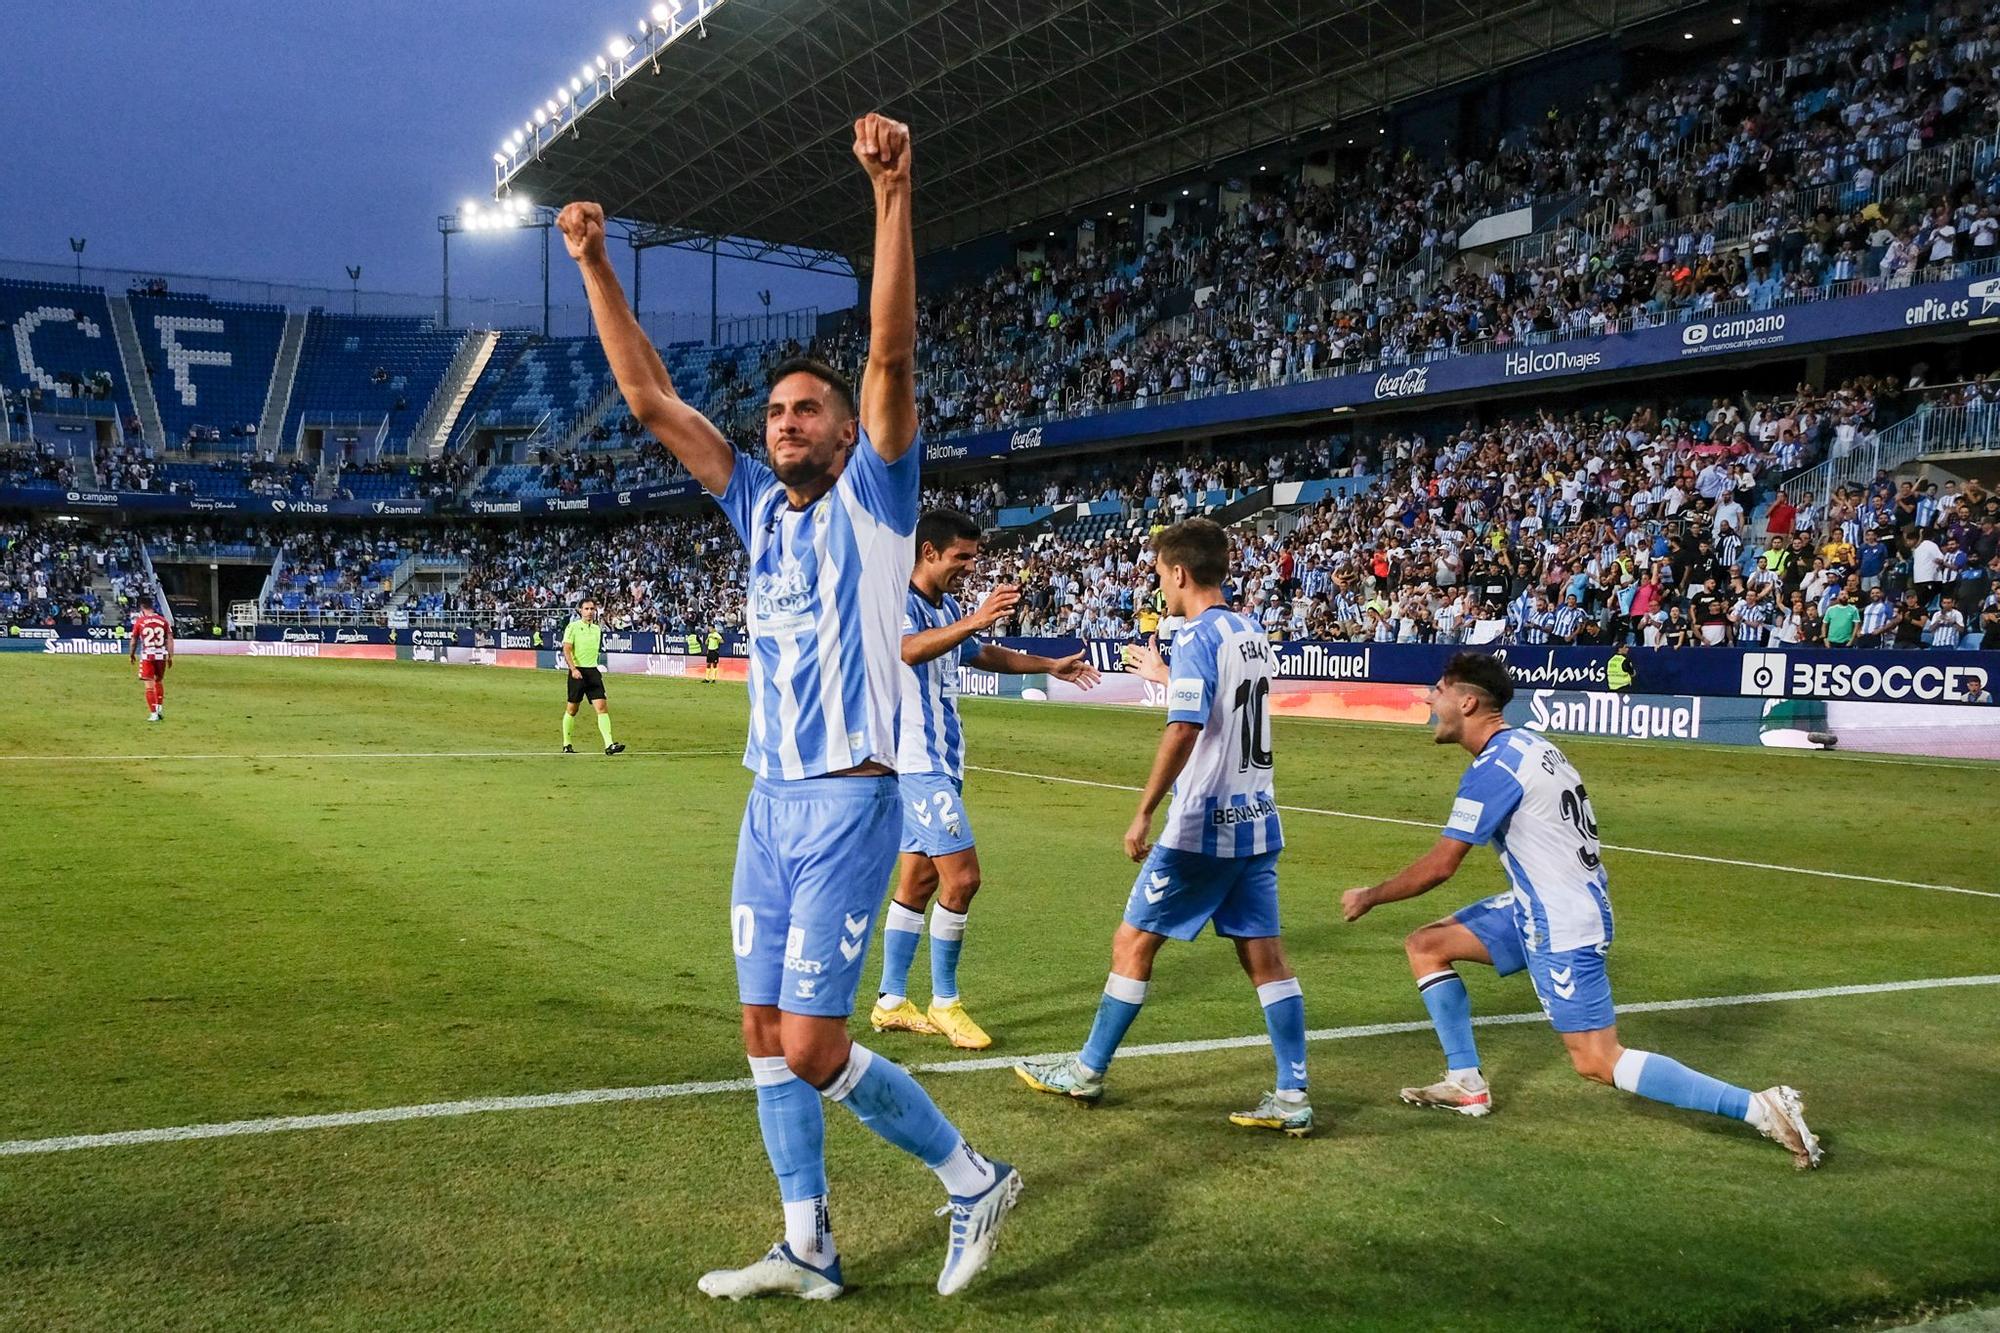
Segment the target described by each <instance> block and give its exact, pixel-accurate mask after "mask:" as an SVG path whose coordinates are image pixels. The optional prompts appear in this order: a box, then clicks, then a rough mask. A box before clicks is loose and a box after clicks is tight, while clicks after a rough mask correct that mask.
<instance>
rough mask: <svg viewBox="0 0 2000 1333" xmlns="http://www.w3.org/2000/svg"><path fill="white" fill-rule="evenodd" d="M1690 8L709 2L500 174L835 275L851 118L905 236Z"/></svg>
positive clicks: (931, 236)
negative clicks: (907, 182) (892, 150)
mask: <svg viewBox="0 0 2000 1333" xmlns="http://www.w3.org/2000/svg"><path fill="white" fill-rule="evenodd" d="M1694 2H1695V0H730V3H729V4H728V5H726V6H725V7H723V8H721V9H719V10H717V11H716V12H714V13H712V14H711V15H710V16H709V17H708V19H707V21H706V36H705V37H701V38H700V39H698V40H694V41H687V40H682V41H679V42H676V43H674V44H673V45H671V46H669V47H667V48H665V49H664V50H662V51H660V52H658V53H657V54H656V55H654V56H653V57H652V58H651V60H650V62H648V63H649V65H650V67H649V68H640V69H637V70H635V71H634V72H633V73H632V74H631V76H630V77H628V78H626V79H625V80H624V82H622V83H620V84H619V85H618V86H617V87H616V89H615V91H614V93H613V95H611V96H609V97H606V98H604V99H602V100H600V101H598V102H595V103H593V104H592V105H591V106H590V107H589V108H588V109H587V110H585V111H584V112H583V113H582V114H579V115H578V116H576V117H575V118H574V119H573V120H572V121H571V122H570V123H569V124H568V126H567V128H565V129H564V130H563V132H562V133H561V134H560V135H558V136H555V137H553V138H551V139H549V140H548V141H547V142H544V143H541V144H539V145H538V146H537V147H536V148H535V149H534V150H533V154H534V155H533V157H532V158H531V159H530V160H529V161H528V162H526V163H525V164H523V165H522V166H520V167H519V168H518V169H516V170H515V171H514V174H513V175H512V177H511V179H510V181H509V184H510V185H511V187H512V188H515V189H525V190H527V191H528V192H530V193H531V194H532V195H533V196H534V197H536V198H538V199H543V200H559V199H567V198H585V197H588V198H596V199H598V200H599V201H600V202H602V203H603V204H604V205H605V208H606V211H607V212H608V213H610V214H612V215H613V216H617V217H623V218H627V219H632V220H635V221H636V222H638V223H640V224H643V225H642V226H641V227H640V228H639V229H638V230H639V231H643V232H644V233H645V234H646V235H647V236H648V237H649V238H651V239H649V240H647V241H646V242H645V243H646V244H659V245H677V246H682V247H684V248H692V249H700V250H703V251H707V250H708V249H709V247H710V246H711V245H717V246H721V247H724V248H723V251H722V252H723V253H727V254H732V255H735V256H736V257H741V258H755V259H766V260H774V261H777V262H785V263H792V264H795V265H796V266H797V267H801V268H815V269H818V268H834V269H835V271H845V268H846V266H845V265H841V264H839V258H840V257H841V256H845V257H846V258H847V259H848V260H849V261H858V262H855V267H856V269H857V270H859V269H861V268H865V266H866V256H867V251H868V246H869V242H870V235H871V230H872V203H871V200H870V198H869V194H868V190H867V187H866V185H865V183H864V181H863V178H862V175H861V172H860V169H859V168H858V167H857V166H856V165H855V163H854V161H853V157H852V154H851V152H850V145H851V143H852V138H851V124H852V121H853V119H854V117H855V116H857V115H859V114H860V113H862V112H864V111H868V110H882V111H885V112H887V113H888V114H891V115H895V116H898V117H899V118H902V119H905V120H908V121H909V122H910V123H911V126H912V129H913V131H914V133H915V138H916V153H917V160H916V168H917V174H918V180H919V183H920V207H919V209H918V235H917V246H918V249H919V251H922V252H928V251H932V250H936V249H940V248H944V247H947V246H951V245H955V244H959V243H962V242H965V241H969V240H974V239H977V238H979V237H983V236H989V235H992V234H993V233H995V232H997V231H1003V230H1006V229H1009V228H1014V227H1020V226H1025V225H1028V224H1031V223H1036V222H1041V221H1044V220H1049V219H1054V218H1066V217H1071V216H1075V215H1077V214H1079V213H1081V212H1083V211H1084V210H1086V209H1090V208H1094V207H1095V208H1101V207H1103V206H1104V205H1105V204H1106V203H1108V202H1112V201H1117V202H1129V201H1131V199H1132V198H1133V197H1134V196H1135V195H1136V194H1137V193H1138V192H1141V191H1144V190H1146V189H1148V188H1150V187H1154V186H1158V185H1159V184H1161V183H1163V182H1167V181H1171V180H1175V179H1179V178H1184V177H1186V176H1188V175H1189V174H1191V173H1194V172H1199V171H1201V170H1203V169H1205V168H1209V167H1212V166H1214V165H1215V164H1216V163H1218V162H1221V161H1225V160H1228V159H1231V158H1234V157H1237V156H1239V155H1241V154H1244V153H1249V152H1255V151H1257V150H1259V149H1262V148H1266V147H1269V146H1272V145H1276V144H1282V143H1285V142H1287V141H1289V140H1293V139H1296V138H1298V137H1300V136H1303V135H1309V134H1316V133H1318V132H1320V131H1323V130H1325V129H1328V128H1330V127H1331V126H1333V125H1336V124H1339V123H1341V122H1343V121H1352V120H1353V119H1355V118H1356V117H1363V116H1367V115H1369V114H1371V113H1374V112H1377V111H1380V110H1382V109H1384V108H1386V107H1389V106H1392V105H1394V104H1396V103H1398V102H1402V101H1406V100H1408V99H1410V98H1412V97H1416V96H1420V95H1422V94H1424V93H1426V92H1430V91H1433V90H1436V89H1440V88H1445V87H1448V86H1450V85H1452V84H1455V83H1460V82H1464V81H1466V80H1469V79H1473V78H1477V77H1480V76H1483V75H1486V74H1489V73H1491V72H1492V71H1494V70H1496V69H1499V68H1503V67H1505V66H1508V65H1512V64H1516V63H1519V62H1521V61H1526V60H1531V59H1534V58H1535V57H1537V56H1541V55H1545V54H1547V53H1549V52H1551V51H1555V50H1558V49H1561V48H1563V47H1567V46H1572V45H1576V44H1578V43H1582V42H1588V41H1592V40H1596V39H1600V38H1605V37H1609V36H1612V35H1615V34H1617V33H1619V32H1621V31H1623V30H1625V29H1627V28H1630V27H1633V26H1635V25H1638V24H1643V23H1646V22H1649V21H1651V20H1653V19H1657V18H1661V17H1663V16H1665V15H1668V14H1671V13H1674V12H1676V11H1679V10H1683V9H1687V8H1691V7H1692V6H1693V4H1694ZM723 237H727V238H742V237H750V238H755V239H753V240H740V239H722V240H718V239H715V238H723ZM640 243H641V242H639V241H638V240H636V239H635V240H634V244H640Z"/></svg>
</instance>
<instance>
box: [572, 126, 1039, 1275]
mask: <svg viewBox="0 0 2000 1333" xmlns="http://www.w3.org/2000/svg"><path fill="white" fill-rule="evenodd" d="M854 156H855V158H856V159H857V160H858V161H859V162H860V164H861V165H862V167H863V168H864V169H865V170H866V171H867V174H868V179H869V181H870V183H871V185H872V186H873V188H874V194H875V264H874V271H873V278H872V284H871V294H870V301H871V314H872V325H873V346H872V349H871V353H870V356H869V360H868V368H867V372H866V374H865V375H864V377H863V379H862V383H861V393H860V395H859V399H858V401H857V399H856V397H855V395H854V393H853V391H852V390H851V389H850V388H849V386H848V384H847V382H846V381H845V380H844V379H842V378H841V376H840V375H839V374H838V373H837V372H835V371H833V370H832V369H830V368H829V367H827V366H825V365H822V364H820V363H818V362H815V361H811V360H807V359H804V358H798V359H794V360H790V361H787V362H785V363H783V364H781V365H779V366H777V367H776V368H775V369H774V370H773V372H772V375H771V390H770V397H769V399H768V401H767V403H766V405H765V415H764V445H765V450H766V453H767V455H768V457H769V463H768V464H767V463H765V462H763V461H760V460H758V459H755V458H752V457H750V456H749V455H747V454H738V453H737V452H736V451H735V450H734V449H733V448H732V447H731V446H730V444H729V441H728V440H726V439H724V438H723V436H722V434H721V432H719V431H718V430H717V429H716V428H715V426H714V425H713V424H712V423H711V422H710V421H709V420H708V418H707V417H705V416H703V415H702V414H701V412H700V411H699V410H697V409H696V408H695V407H693V406H692V405H690V404H688V403H686V402H684V401H682V399H681V398H680V396H679V395H678V394H676V393H675V391H674V386H673V382H672V381H671V380H670V379H669V378H668V375H667V370H666V366H665V365H664V364H663V363H662V362H661V360H660V355H659V352H658V351H657V350H656V349H655V348H654V347H653V345H652V343H651V342H650V341H649V340H648V339H647V337H646V335H645V333H644V331H643V330H641V328H640V327H639V322H638V320H637V319H636V318H635V317H634V316H633V314H632V310H631V307H630V306H629V305H627V303H626V301H625V296H624V292H623V290H622V289H621V288H620V286H619V283H618V278H617V275H616V273H615V272H614V271H613V269H612V266H611V260H610V257H609V256H608V255H607V254H606V252H605V245H604V212H603V210H602V209H601V208H599V207H598V206H597V205H595V204H587V203H573V204H570V205H569V206H568V207H566V208H564V209H563V211H562V214H561V216H560V217H559V218H558V220H557V225H558V226H559V227H560V228H561V229H562V232H563V239H564V241H565V243H566V244H567V246H568V248H569V253H570V255H571V257H572V258H574V259H575V260H576V261H577V264H578V267H579V268H580V269H581V270H582V273H583V282H584V288H585V290H586V291H587V292H588V293H589V296H590V305H591V310H592V313H593V314H594V316H595V318H596V321H597V327H598V329H599V330H600V337H601V338H602V339H603V342H604V350H605V353H606V355H607V357H608V358H609V360H610V363H611V369H612V372H613V374H614V375H615V376H616V377H617V380H618V387H619V390H620V391H621V392H622V393H623V394H624V396H625V401H626V403H627V405H628V406H629V407H630V408H631V409H632V413H633V415H634V416H635V417H637V418H638V419H639V420H640V421H641V422H642V423H644V425H645V426H646V428H647V429H648V430H649V431H651V432H652V434H653V436H654V438H656V439H658V440H659V441H660V442H661V443H662V444H664V445H665V446H666V447H667V448H668V449H669V450H670V451H671V452H672V453H673V455H674V456H675V457H676V458H678V459H679V460H680V462H681V464H682V465H683V466H684V467H686V468H687V470H688V472H689V474H690V475H692V476H693V477H694V479H695V480H696V481H698V482H700V483H701V485H702V487H703V488H704V489H706V490H707V491H708V493H709V494H710V495H712V496H714V497H715V500H716V503H717V504H719V505H720V506H721V507H722V511H723V513H724V514H725V515H727V516H728V518H729V522H730V525H731V526H732V527H733V528H734V529H735V531H736V535H737V537H738V538H739V539H740V540H741V541H742V542H743V544H744V547H745V548H746V550H747V551H748V553H749V557H750V586H749V589H748V597H747V599H746V619H747V622H748V624H747V629H748V635H749V647H748V651H749V666H750V681H749V684H750V738H749V743H748V745H747V747H746V749H745V752H744V764H745V766H746V767H748V768H749V769H750V770H751V771H752V772H754V773H755V774H756V775H757V776H756V782H755V785H754V787H753V789H752V791H751V794H750V798H749V802H748V804H747V806H746V808H745V810H744V813H743V825H742V831H741V834H740V835H739V838H738V841H737V851H736V869H735V879H734V886H733V888H732V890H731V894H730V911H729V917H728V927H729V938H730V941H731V944H732V947H733V949H734V951H735V955H736V979H737V991H738V997H739V999H740V1000H741V1002H742V1007H743V1040H744V1045H745V1047H746V1049H747V1050H748V1053H749V1058H750V1071H751V1075H752V1079H753V1081H754V1083H755V1085H756V1090H757V1119H758V1124H759V1127H760V1128H761V1130H762V1132H763V1137H764V1147H765V1151H766V1153H767V1155H768V1156H769V1157H770V1161H771V1167H772V1169H773V1171H774V1172H775V1173H776V1175H777V1177H778V1186H779V1194H780V1197H781V1199H782V1200H783V1203H784V1215H785V1231H784V1239H783V1240H781V1241H780V1242H778V1243H777V1244H776V1245H773V1246H772V1247H771V1249H770V1251H769V1252H768V1253H767V1254H765V1255H764V1256H763V1257H762V1258H760V1259H757V1260H755V1261H754V1262H752V1263H750V1264H748V1265H746V1266H745V1267H742V1268H734V1269H718V1270H716V1271H714V1272H711V1273H707V1274H705V1275H704V1276H703V1277H702V1278H701V1281H700V1283H699V1286H700V1288H701V1290H702V1291H703V1292H705V1293H707V1294H708V1295H710V1296H719V1297H727V1298H730V1299H741V1298H743V1297H746V1296H771V1295H781V1296H792V1297H799V1298H803V1299H806V1300H829V1299H832V1298H833V1297H835V1296H838V1295H840V1294H841V1292H842V1290H843V1289H844V1284H843V1281H842V1277H841V1270H840V1260H839V1257H838V1254H837V1252H836V1250H835V1247H834V1239H833V1231H832V1227H831V1224H830V1221H829V1210H828V1193H827V1181H826V1155H825V1147H824V1141H825V1126H824V1122H823V1120H822V1113H821V1105H820V1099H821V1097H825V1098H826V1099H827V1100H829V1101H832V1102H835V1103H838V1104H839V1105H841V1106H844V1107H846V1108H847V1109H848V1110H849V1111H851V1112H853V1113H854V1115H855V1116H856V1117H857V1118H858V1119H859V1120H860V1121H861V1123H862V1124H864V1125H866V1126H867V1127H868V1128H869V1129H871V1130H873V1131H874V1132H875V1133H877V1134H879V1135H881V1136H882V1137H883V1138H884V1139H886V1140H888V1141H889V1142H890V1143H892V1144H894V1145H895V1146H897V1147H899V1148H901V1149H903V1150H904V1151H905V1152H908V1153H910V1154H911V1155H912V1156H914V1157H916V1158H917V1159H918V1160H919V1161H921V1162H922V1163H923V1164H924V1165H925V1166H926V1167H928V1168H930V1169H931V1170H932V1171H934V1172H936V1173H937V1176H938V1179H939V1181H940V1182H941V1183H942V1185H943V1187H944V1191H945V1194H946V1204H945V1207H944V1208H943V1209H941V1210H940V1211H941V1212H943V1213H947V1214H949V1215H950V1219H951V1220H950V1224H949V1227H950V1243H949V1247H948V1251H947V1254H946V1258H945V1263H944V1268H943V1271H942V1272H941V1273H940V1275H939V1277H938V1282H937V1289H938V1291H939V1293H940V1294H943V1295H950V1294H952V1293H953V1292H956V1291H958V1290H960V1289H961V1288H963V1287H964V1286H965V1284H966V1283H967V1282H969V1281H971V1279H972V1278H973V1277H974V1276H976V1275H977V1274H978V1273H979V1271H980V1270H981V1269H982V1268H983V1267H985V1265H986V1262H987V1260H988V1258H989V1257H990V1256H991V1254H992V1251H993V1245H994V1241H995V1239H996V1238H997V1237H998V1235H999V1232H1000V1227H1001V1224H1002V1223H1003V1222H1004V1221H1005V1220H1006V1217H1007V1214H1008V1212H1009V1211H1010V1210H1011V1209H1012V1208H1013V1206H1014V1203H1015V1201H1016V1200H1017V1199H1018V1198H1019V1196H1020V1193H1021V1177H1020V1175H1019V1173H1017V1172H1016V1171H1015V1170H1014V1169H1013V1168H1012V1167H1010V1166H1008V1165H1007V1164H1006V1163H1004V1162H998V1161H991V1160H988V1159H987V1158H985V1157H982V1156H981V1155H980V1154H979V1153H977V1152H975V1151H974V1150H973V1149H972V1148H971V1147H970V1146H969V1145H968V1144H967V1143H966V1142H965V1139H964V1137H963V1136H962V1135H961V1134H960V1133H959V1132H958V1130H957V1129H956V1128H955V1127H954V1126H953V1125H952V1123H951V1121H949V1120H947V1119H946V1118H945V1117H944V1115H943V1113H942V1112H940V1111H939V1110H938V1108H937V1105H936V1103H934V1102H933V1101H932V1100H931V1098H930V1095H929V1094H928V1093H926V1092H925V1091H924V1089H923V1088H922V1087H921V1086H920V1085H919V1084H918V1083H917V1082H916V1080H915V1079H913V1078H911V1077H910V1075H909V1074H908V1073H906V1072H904V1071H903V1070H902V1069H901V1068H899V1067H898V1066H896V1065H895V1064H893V1063H892V1062H890V1061H888V1060H884V1059H877V1058H876V1057H875V1056H874V1055H872V1054H871V1053H870V1052H869V1051H868V1049H867V1048H866V1047H864V1046H861V1045H859V1044H857V1043H855V1042H854V1041H852V1040H851V1039H850V1038H849V1036H848V1032H847V1019H848V1016H849V1014H850V1013H851V1012H852V1010H853V1007H854V996H855V992H856V990H857V989H858V988H859V985H860V981H861V973H862V968H863V966H864V963H865V955H866V953H867V948H868V936H869V928H870V926H871V925H872V924H873V923H874V920H875V912H876V909H877V908H878V907H880V906H881V902H882V896H883V892H884V889H885V887H886V885H887V884H888V881H889V874H890V871H891V870H892V869H893V868H894V866H895V862H896V850H897V847H898V845H899V843H900V840H901V834H902V820H901V813H902V802H901V800H900V799H899V798H898V795H897V788H896V741H897V737H896V712H897V701H898V693H899V690H900V681H899V679H898V677H899V675H900V673H901V672H902V670H903V662H902V653H901V648H902V636H901V635H900V633H899V632H898V631H899V629H900V627H901V624H902V615H903V604H904V597H905V593H906V591H907V587H908V583H909V575H910V567H911V563H912V545H911V543H912V539H913V537H914V534H915V529H916V526H917V490H918V480H917V463H918V459H919V458H920V457H921V454H922V450H921V446H920V445H919V444H918V442H917V401H916V258H915V252H914V248H913V244H912V240H911V179H910V166H911V156H912V153H911V144H910V132H909V128H908V127H907V126H905V125H903V124H901V123H899V122H897V121H893V120H890V119H888V118H886V117H883V116H879V115H868V116H864V117H862V118H861V119H860V120H857V121H856V122H855V123H854ZM720 924H721V923H720V922H718V925H720ZM719 934H720V931H718V935H719Z"/></svg>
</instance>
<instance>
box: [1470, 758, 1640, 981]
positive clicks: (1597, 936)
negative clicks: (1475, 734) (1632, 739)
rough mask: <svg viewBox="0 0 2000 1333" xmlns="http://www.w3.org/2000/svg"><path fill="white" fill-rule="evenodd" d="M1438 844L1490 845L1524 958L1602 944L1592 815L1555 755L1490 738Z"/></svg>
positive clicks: (1605, 927) (1607, 932)
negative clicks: (1508, 889)
mask: <svg viewBox="0 0 2000 1333" xmlns="http://www.w3.org/2000/svg"><path fill="white" fill-rule="evenodd" d="M1444 836H1445V837H1447V838H1456V839H1458V840H1459V841H1460V842H1469V843H1471V844H1472V845H1474V846H1475V847H1476V846H1480V845H1482V844H1485V843H1489V842H1490V843H1492V844H1493V850H1494V851H1496V852H1498V853H1500V864H1501V866H1502V867H1504V868H1505V869H1506V871H1507V879H1508V881H1509V882H1510V883H1512V884H1513V886H1514V919H1515V921H1516V922H1517V923H1518V924H1519V925H1520V927H1521V938H1522V939H1523V940H1524V941H1526V943H1527V946H1528V948H1529V949H1531V950H1534V951H1537V952H1539V951H1541V950H1548V951H1549V952H1551V953H1562V952H1564V951H1565V950H1569V949H1585V948H1589V947H1590V946H1592V945H1597V944H1609V943H1610V942H1611V899H1610V897H1609V895H1608V894H1607V893H1606V885H1607V882H1608V881H1607V880H1606V878H1605V874H1604V861H1603V859H1602V854H1601V852H1600V850H1599V848H1598V845H1597V816H1596V815H1595V814H1594V813H1593V812H1592V810H1591V808H1590V797H1589V796H1587V795H1586V794H1585V793H1584V790H1583V779H1582V778H1581V777H1579V776H1578V775H1577V771H1576V770H1575V769H1574V768H1572V767H1571V766H1570V762H1569V760H1567V759H1565V758H1564V757H1563V752H1562V751H1561V750H1558V749H1557V748H1556V747H1555V746H1553V745H1551V744H1549V743H1548V741H1546V740H1544V739H1543V738H1542V737H1540V736H1537V735H1536V734H1535V733H1534V732H1531V731H1523V730H1520V729H1518V728H1513V727H1509V728H1506V729H1504V730H1501V731H1497V732H1495V733H1493V736H1492V738H1491V739H1490V740H1488V741H1487V742H1486V748H1484V749H1483V750H1481V751H1480V752H1479V757H1478V758H1476V759H1474V760H1473V761H1472V766H1471V767H1470V768H1468V769H1466V770H1465V777H1464V778H1463V779H1462V780H1461V781H1460V782H1459V784H1458V799H1457V800H1456V801H1453V802H1452V806H1451V818H1450V820H1449V821H1448V822H1447V823H1446V824H1445V826H1444Z"/></svg>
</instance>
